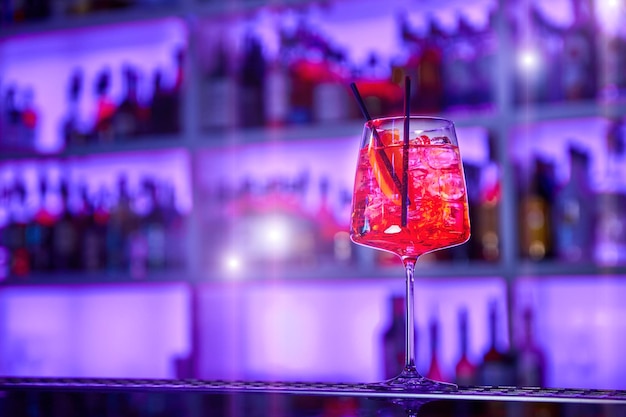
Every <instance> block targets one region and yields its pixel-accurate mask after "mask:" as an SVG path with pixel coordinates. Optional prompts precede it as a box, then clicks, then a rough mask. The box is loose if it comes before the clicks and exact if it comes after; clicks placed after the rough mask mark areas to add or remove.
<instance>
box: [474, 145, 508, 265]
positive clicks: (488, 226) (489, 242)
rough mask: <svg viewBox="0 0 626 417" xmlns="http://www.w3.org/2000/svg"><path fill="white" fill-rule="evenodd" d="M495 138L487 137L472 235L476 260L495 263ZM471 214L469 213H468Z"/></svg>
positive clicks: (497, 193)
mask: <svg viewBox="0 0 626 417" xmlns="http://www.w3.org/2000/svg"><path fill="white" fill-rule="evenodd" d="M496 146H497V138H495V137H493V135H491V134H490V135H489V136H488V137H487V148H488V161H487V164H485V165H484V166H483V167H482V169H481V172H480V196H479V203H478V205H477V207H476V211H477V215H476V220H477V224H476V227H475V228H473V232H472V234H473V235H475V238H476V240H477V241H478V242H477V243H478V246H479V252H478V254H477V259H481V260H484V261H489V262H497V261H498V260H499V259H500V224H499V223H500V200H501V198H502V191H501V189H500V180H501V178H500V164H499V163H498V156H497V148H496ZM470 213H471V211H470Z"/></svg>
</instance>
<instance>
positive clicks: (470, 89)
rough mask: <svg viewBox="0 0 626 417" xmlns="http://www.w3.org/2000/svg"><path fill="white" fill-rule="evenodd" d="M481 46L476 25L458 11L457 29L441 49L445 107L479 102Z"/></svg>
mask: <svg viewBox="0 0 626 417" xmlns="http://www.w3.org/2000/svg"><path fill="white" fill-rule="evenodd" d="M478 46H479V45H478V44H477V42H476V33H475V30H474V28H472V27H471V25H470V24H469V22H468V21H467V19H466V18H465V17H464V16H463V15H461V14H459V15H458V16H457V28H456V32H455V33H453V34H451V35H450V37H449V38H448V39H447V42H446V43H445V45H444V47H443V48H442V52H443V57H442V59H443V62H442V68H443V79H444V83H443V85H444V96H445V104H446V107H456V106H461V105H467V104H474V102H475V101H476V100H475V91H476V88H477V83H476V76H477V74H476V73H475V71H476V67H475V64H476V58H477V53H478V50H477V48H478Z"/></svg>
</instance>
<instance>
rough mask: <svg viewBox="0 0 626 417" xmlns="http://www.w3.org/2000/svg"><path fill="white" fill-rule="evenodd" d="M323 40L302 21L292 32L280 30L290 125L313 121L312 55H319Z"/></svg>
mask: <svg viewBox="0 0 626 417" xmlns="http://www.w3.org/2000/svg"><path fill="white" fill-rule="evenodd" d="M322 43H323V40H321V39H320V38H319V36H317V35H316V34H315V31H314V30H313V29H311V28H310V27H309V26H308V24H307V23H306V22H305V21H304V20H301V21H300V22H298V25H297V27H296V29H295V30H294V31H293V32H292V33H287V31H285V30H283V31H281V48H282V50H283V52H284V53H285V54H286V55H287V56H288V57H289V67H288V68H289V78H290V79H291V80H292V82H291V88H290V90H289V93H290V96H289V122H290V123H291V124H307V123H311V121H312V120H313V91H314V90H315V82H316V79H315V77H316V74H315V68H316V65H315V64H316V63H315V62H313V61H312V60H311V55H315V54H318V53H319V49H318V47H319V45H321V44H322Z"/></svg>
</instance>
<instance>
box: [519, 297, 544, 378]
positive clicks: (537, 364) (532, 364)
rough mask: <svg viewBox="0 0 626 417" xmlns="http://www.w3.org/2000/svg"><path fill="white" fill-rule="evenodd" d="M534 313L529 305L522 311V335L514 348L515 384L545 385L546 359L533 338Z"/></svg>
mask: <svg viewBox="0 0 626 417" xmlns="http://www.w3.org/2000/svg"><path fill="white" fill-rule="evenodd" d="M533 326H534V314H533V311H532V310H531V309H530V307H526V308H524V311H523V313H522V327H523V335H522V339H521V343H520V345H519V346H518V348H517V350H516V354H517V386H521V387H545V386H546V359H545V354H544V352H543V350H542V349H541V348H540V347H539V346H538V345H537V343H536V341H535V338H534V328H533Z"/></svg>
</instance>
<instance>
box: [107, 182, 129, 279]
mask: <svg viewBox="0 0 626 417" xmlns="http://www.w3.org/2000/svg"><path fill="white" fill-rule="evenodd" d="M132 216H133V213H132V209H131V196H130V194H129V191H128V182H127V179H126V176H125V175H120V177H119V178H118V181H117V201H116V202H115V204H114V205H113V207H111V210H110V214H109V221H108V223H107V229H106V246H105V247H106V260H107V269H108V270H109V271H112V272H121V271H124V270H127V268H128V266H129V259H128V252H129V250H128V249H129V248H128V236H129V230H130V222H131V217H132Z"/></svg>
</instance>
